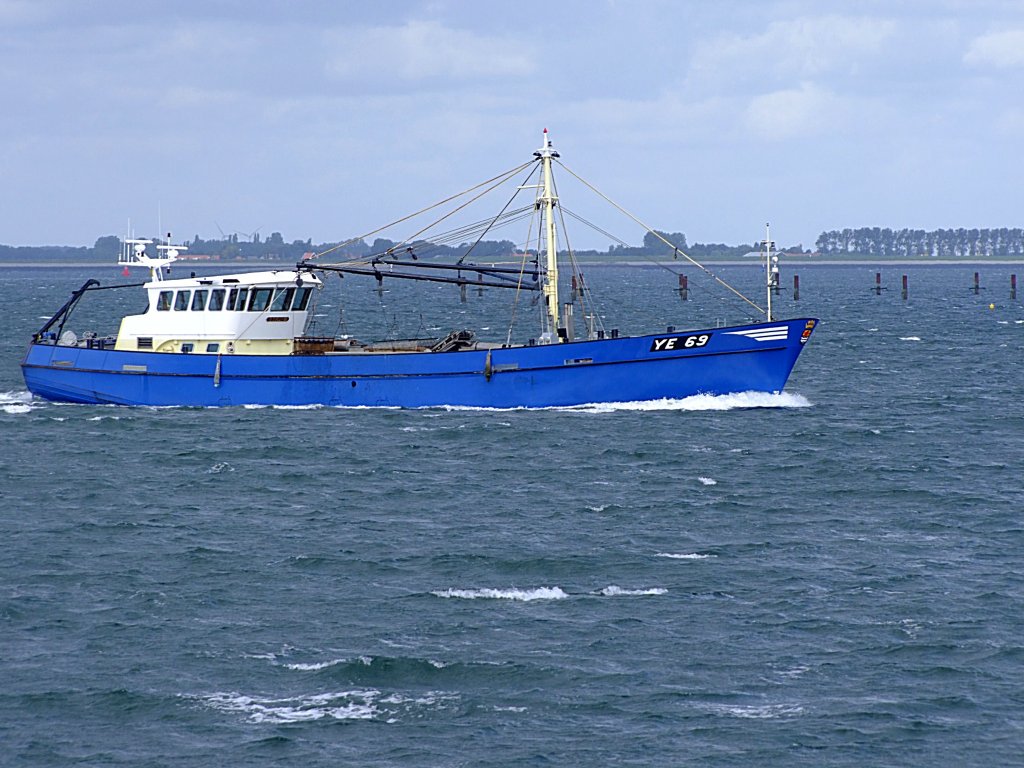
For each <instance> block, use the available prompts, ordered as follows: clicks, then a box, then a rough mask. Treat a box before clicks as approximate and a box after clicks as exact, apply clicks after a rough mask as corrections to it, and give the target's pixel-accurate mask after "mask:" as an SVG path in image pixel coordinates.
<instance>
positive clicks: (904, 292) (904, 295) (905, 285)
mask: <svg viewBox="0 0 1024 768" xmlns="http://www.w3.org/2000/svg"><path fill="white" fill-rule="evenodd" d="M903 300H904V301H906V300H907V276H906V275H904V276H903Z"/></svg>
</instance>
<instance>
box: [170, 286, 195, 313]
mask: <svg viewBox="0 0 1024 768" xmlns="http://www.w3.org/2000/svg"><path fill="white" fill-rule="evenodd" d="M191 297H192V291H178V293H177V295H176V296H175V297H174V311H175V312H184V311H185V310H187V309H188V301H189V299H190V298H191Z"/></svg>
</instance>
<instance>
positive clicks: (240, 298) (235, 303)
mask: <svg viewBox="0 0 1024 768" xmlns="http://www.w3.org/2000/svg"><path fill="white" fill-rule="evenodd" d="M248 295H249V289H248V288H232V289H231V292H230V293H228V309H233V310H234V311H235V312H242V311H243V310H244V309H245V299H246V297H247V296H248Z"/></svg>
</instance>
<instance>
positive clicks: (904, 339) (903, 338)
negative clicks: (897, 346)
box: [900, 336, 921, 341]
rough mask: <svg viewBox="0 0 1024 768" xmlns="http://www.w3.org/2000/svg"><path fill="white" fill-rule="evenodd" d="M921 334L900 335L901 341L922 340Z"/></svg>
mask: <svg viewBox="0 0 1024 768" xmlns="http://www.w3.org/2000/svg"><path fill="white" fill-rule="evenodd" d="M920 340H921V337H920V336H900V341H920Z"/></svg>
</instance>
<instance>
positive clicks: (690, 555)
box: [655, 552, 716, 560]
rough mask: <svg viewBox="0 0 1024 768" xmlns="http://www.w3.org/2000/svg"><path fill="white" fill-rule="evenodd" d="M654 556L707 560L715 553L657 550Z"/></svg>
mask: <svg viewBox="0 0 1024 768" xmlns="http://www.w3.org/2000/svg"><path fill="white" fill-rule="evenodd" d="M655 557H668V558H671V559H672V560H707V559H709V558H712V557H716V555H702V554H700V553H699V552H690V553H688V554H673V553H671V552H658V553H657V554H656V555H655Z"/></svg>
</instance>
